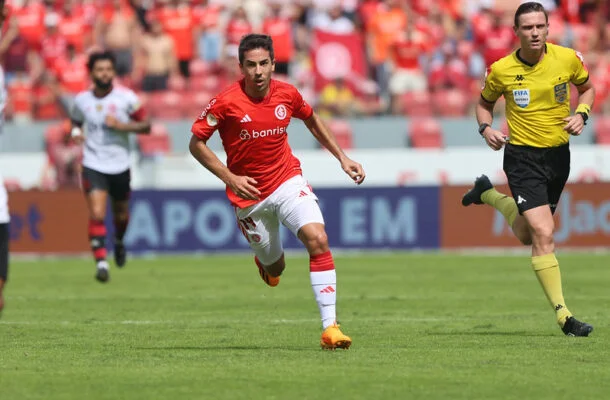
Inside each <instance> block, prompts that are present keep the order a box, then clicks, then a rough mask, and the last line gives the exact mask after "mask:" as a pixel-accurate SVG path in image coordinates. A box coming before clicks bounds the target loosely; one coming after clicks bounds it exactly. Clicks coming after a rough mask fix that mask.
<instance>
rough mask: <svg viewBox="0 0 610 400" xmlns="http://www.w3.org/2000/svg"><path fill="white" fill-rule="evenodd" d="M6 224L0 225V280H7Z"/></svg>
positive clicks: (7, 237)
mask: <svg viewBox="0 0 610 400" xmlns="http://www.w3.org/2000/svg"><path fill="white" fill-rule="evenodd" d="M8 240H9V231H8V223H4V224H0V279H2V280H3V281H4V282H6V281H7V279H8Z"/></svg>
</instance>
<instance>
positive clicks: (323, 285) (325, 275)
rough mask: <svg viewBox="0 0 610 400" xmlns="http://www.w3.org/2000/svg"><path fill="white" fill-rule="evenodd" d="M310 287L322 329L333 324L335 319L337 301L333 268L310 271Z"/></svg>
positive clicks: (335, 275) (335, 277)
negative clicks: (318, 311) (318, 310)
mask: <svg viewBox="0 0 610 400" xmlns="http://www.w3.org/2000/svg"><path fill="white" fill-rule="evenodd" d="M309 276H310V278H311V288H312V289H313V293H314V296H315V297H316V302H317V303H318V308H319V309H320V317H321V318H322V329H326V328H328V327H329V326H331V325H333V324H334V323H335V321H336V320H337V313H336V310H335V304H336V303H337V274H336V272H335V270H334V269H331V270H328V271H319V272H310V273H309Z"/></svg>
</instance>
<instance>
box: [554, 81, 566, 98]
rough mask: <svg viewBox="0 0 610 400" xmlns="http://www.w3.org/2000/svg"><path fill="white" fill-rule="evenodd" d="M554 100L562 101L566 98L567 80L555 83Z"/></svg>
mask: <svg viewBox="0 0 610 400" xmlns="http://www.w3.org/2000/svg"><path fill="white" fill-rule="evenodd" d="M554 89H555V101H556V102H558V103H563V102H564V101H566V99H567V98H568V84H567V82H564V83H560V84H559V85H555V88H554Z"/></svg>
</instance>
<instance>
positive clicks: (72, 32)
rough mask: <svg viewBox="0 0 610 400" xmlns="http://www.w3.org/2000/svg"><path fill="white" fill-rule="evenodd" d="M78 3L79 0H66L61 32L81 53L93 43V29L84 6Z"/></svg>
mask: <svg viewBox="0 0 610 400" xmlns="http://www.w3.org/2000/svg"><path fill="white" fill-rule="evenodd" d="M77 5H78V4H77V0H65V2H64V7H63V15H62V17H61V21H60V24H59V33H61V35H62V36H63V37H65V38H66V40H67V41H68V43H69V44H71V45H72V46H74V48H75V49H76V51H77V52H79V53H80V52H82V51H83V50H84V49H86V48H87V47H88V46H89V45H90V44H91V29H90V27H87V20H86V19H85V15H84V13H83V9H82V7H77Z"/></svg>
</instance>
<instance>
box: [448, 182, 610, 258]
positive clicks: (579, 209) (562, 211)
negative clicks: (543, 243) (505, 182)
mask: <svg viewBox="0 0 610 400" xmlns="http://www.w3.org/2000/svg"><path fill="white" fill-rule="evenodd" d="M469 189H470V187H468V186H462V187H459V186H447V187H443V188H442V189H441V201H440V204H441V208H440V214H441V221H442V224H441V247H442V248H460V247H471V248H472V247H507V246H520V245H521V244H520V243H519V242H518V241H517V239H516V238H515V237H514V236H513V234H512V232H511V230H510V228H509V227H508V225H507V224H506V222H505V221H504V217H503V216H502V214H500V213H499V212H498V211H495V210H494V209H492V208H491V207H489V206H486V205H479V206H477V205H471V206H469V207H463V206H462V204H461V199H462V195H463V194H464V193H465V192H466V191H467V190H469ZM498 190H500V191H501V192H503V193H507V194H510V191H509V189H508V187H506V186H499V187H498ZM555 225H556V228H555V243H557V244H558V245H561V246H565V247H602V246H603V247H607V246H608V244H609V243H610V183H573V184H568V185H567V186H566V188H565V190H564V192H563V194H562V196H561V199H560V201H559V204H558V205H557V211H556V213H555Z"/></svg>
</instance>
